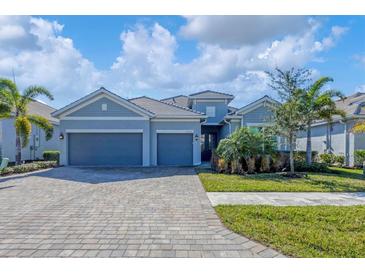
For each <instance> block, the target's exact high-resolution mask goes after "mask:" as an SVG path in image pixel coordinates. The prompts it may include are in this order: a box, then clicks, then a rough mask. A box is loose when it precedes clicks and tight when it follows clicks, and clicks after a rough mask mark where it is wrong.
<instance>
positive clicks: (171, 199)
mask: <svg viewBox="0 0 365 274" xmlns="http://www.w3.org/2000/svg"><path fill="white" fill-rule="evenodd" d="M0 256H1V257H252V256H254V257H257V256H259V257H275V256H281V255H280V254H279V253H277V252H276V251H274V250H272V249H270V248H267V247H265V246H263V245H261V244H258V243H256V242H253V241H250V240H248V239H247V238H244V237H241V236H239V235H237V234H235V233H232V232H231V231H229V230H227V229H226V228H224V227H223V225H222V224H221V222H220V220H219V219H218V217H217V215H216V214H215V212H214V209H213V208H212V207H211V205H210V203H209V200H208V198H207V196H206V194H205V192H204V189H203V187H202V185H201V183H200V181H199V179H198V177H197V176H196V174H195V172H194V170H193V169H192V168H140V169H91V168H83V169H81V168H70V167H62V168H57V169H52V170H47V171H41V172H37V173H33V174H28V175H17V176H13V177H11V178H9V177H8V178H6V177H5V178H0Z"/></svg>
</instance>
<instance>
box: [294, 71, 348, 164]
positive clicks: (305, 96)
mask: <svg viewBox="0 0 365 274" xmlns="http://www.w3.org/2000/svg"><path fill="white" fill-rule="evenodd" d="M332 81H333V79H332V78H329V77H321V78H320V79H318V80H317V81H315V82H314V83H313V84H312V85H310V86H309V87H308V88H307V89H300V90H299V92H298V101H299V103H300V109H299V111H300V113H301V115H302V118H303V123H304V125H305V129H306V132H307V147H306V157H305V158H306V162H307V164H311V163H312V124H313V123H314V122H315V121H316V120H326V121H328V122H330V121H331V119H332V116H333V115H341V116H345V113H344V112H343V111H342V110H339V109H337V108H336V103H335V102H334V98H335V97H339V98H343V95H342V93H341V92H340V91H337V90H332V89H329V90H325V91H322V88H323V87H324V86H325V85H326V84H327V83H329V82H332Z"/></svg>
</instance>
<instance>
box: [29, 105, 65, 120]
mask: <svg viewBox="0 0 365 274" xmlns="http://www.w3.org/2000/svg"><path fill="white" fill-rule="evenodd" d="M55 110H56V109H55V108H53V107H51V106H49V105H46V104H44V103H42V102H38V101H36V100H34V101H31V102H30V103H29V104H28V113H29V114H32V115H40V116H42V117H44V118H46V119H47V120H48V121H50V122H52V123H56V124H58V122H59V121H58V119H56V118H54V117H52V115H51V113H52V112H54V111H55Z"/></svg>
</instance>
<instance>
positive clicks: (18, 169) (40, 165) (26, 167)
mask: <svg viewBox="0 0 365 274" xmlns="http://www.w3.org/2000/svg"><path fill="white" fill-rule="evenodd" d="M56 166H57V161H40V162H33V163H29V164H23V165H18V166H12V167H7V168H4V169H3V170H2V171H1V175H10V174H14V173H25V172H31V171H36V170H39V169H45V168H51V167H56Z"/></svg>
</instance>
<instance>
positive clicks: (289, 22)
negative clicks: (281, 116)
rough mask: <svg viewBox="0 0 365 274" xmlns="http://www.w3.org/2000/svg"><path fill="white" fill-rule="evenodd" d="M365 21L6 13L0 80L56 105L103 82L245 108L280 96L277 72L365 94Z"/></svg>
mask: <svg viewBox="0 0 365 274" xmlns="http://www.w3.org/2000/svg"><path fill="white" fill-rule="evenodd" d="M364 34H365V17H359V16H323V17H321V16H315V17H313V16H289V17H288V16H272V17H258V16H234V17H231V16H226V17H222V16H218V17H216V16H190V17H181V16H7V17H1V18H0V76H1V77H11V74H12V72H11V71H12V70H14V73H15V76H16V80H17V83H18V85H19V86H20V87H21V88H23V87H25V86H27V85H31V84H41V85H44V86H46V87H47V88H49V89H50V90H51V91H52V92H53V93H54V95H55V101H54V102H49V103H50V104H51V105H53V106H55V107H61V106H63V105H64V104H67V103H70V102H71V101H72V100H75V99H77V98H79V97H81V96H83V95H85V94H87V93H89V92H91V91H93V90H95V89H97V88H98V87H99V86H105V87H106V88H108V89H110V90H112V91H114V92H116V93H118V94H120V95H121V96H123V97H127V98H130V97H134V96H140V95H147V96H151V97H155V98H163V97H170V96H173V95H177V94H189V93H193V92H197V91H201V90H204V89H214V90H218V91H223V92H229V93H232V94H234V95H235V96H236V100H234V102H233V105H236V106H242V105H243V104H246V103H249V102H250V101H253V100H255V99H257V98H259V97H260V96H263V95H265V94H268V95H270V96H273V97H275V95H276V94H275V92H273V91H272V90H270V89H269V88H268V86H267V77H266V75H265V73H264V71H267V70H272V69H273V68H274V67H275V66H278V67H280V68H283V69H286V68H290V67H291V66H295V67H306V68H309V69H312V70H313V77H314V78H317V77H319V76H321V75H322V76H331V77H333V78H334V80H335V81H334V82H333V83H332V84H331V86H330V87H331V88H336V89H339V90H341V91H343V92H344V93H345V94H351V93H354V92H355V91H364V92H365V39H364V37H365V36H364Z"/></svg>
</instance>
